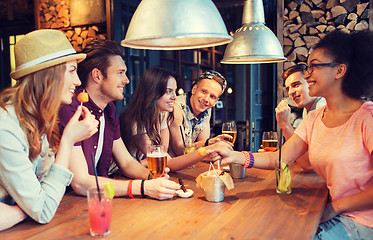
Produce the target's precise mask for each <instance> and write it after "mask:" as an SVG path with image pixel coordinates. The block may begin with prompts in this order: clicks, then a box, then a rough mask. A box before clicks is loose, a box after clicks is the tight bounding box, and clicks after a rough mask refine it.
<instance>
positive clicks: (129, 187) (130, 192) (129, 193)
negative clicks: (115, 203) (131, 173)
mask: <svg viewBox="0 0 373 240" xmlns="http://www.w3.org/2000/svg"><path fill="white" fill-rule="evenodd" d="M132 182H133V180H130V182H129V183H128V196H129V197H130V198H133V195H132Z"/></svg>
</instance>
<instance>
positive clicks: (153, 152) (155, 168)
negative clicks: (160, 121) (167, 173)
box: [146, 145, 167, 178]
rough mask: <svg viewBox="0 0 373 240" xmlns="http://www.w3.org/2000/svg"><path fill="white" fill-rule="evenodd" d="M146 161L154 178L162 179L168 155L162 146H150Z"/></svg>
mask: <svg viewBox="0 0 373 240" xmlns="http://www.w3.org/2000/svg"><path fill="white" fill-rule="evenodd" d="M146 161H147V163H148V168H149V171H150V173H151V174H152V176H153V178H159V177H162V176H163V174H164V169H165V168H166V165H167V153H166V151H165V150H164V147H163V146H162V145H150V146H148V149H147V154H146Z"/></svg>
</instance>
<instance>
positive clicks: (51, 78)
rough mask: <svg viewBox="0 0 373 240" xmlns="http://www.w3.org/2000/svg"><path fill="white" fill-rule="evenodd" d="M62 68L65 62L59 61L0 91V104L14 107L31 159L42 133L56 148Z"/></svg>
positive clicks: (37, 152)
mask: <svg viewBox="0 0 373 240" xmlns="http://www.w3.org/2000/svg"><path fill="white" fill-rule="evenodd" d="M65 71H66V63H62V64H59V65H56V66H53V67H49V68H46V69H43V70H40V71H37V72H35V73H31V74H29V75H27V76H25V77H23V78H21V79H20V80H19V81H18V83H17V84H16V85H15V86H14V87H10V88H7V89H5V90H4V91H3V92H2V93H1V94H0V107H2V108H4V109H6V107H7V106H14V109H15V113H16V115H17V118H18V121H19V122H20V125H21V128H22V130H23V132H24V133H25V135H26V138H27V140H28V143H29V145H30V151H29V158H30V160H31V161H32V160H34V159H36V158H37V156H38V155H39V154H40V152H41V147H42V137H43V136H44V135H45V136H46V137H47V139H48V142H49V144H50V147H51V148H52V149H53V151H54V152H56V151H57V149H58V146H59V129H58V110H59V108H60V105H61V95H62V88H63V85H64V74H65Z"/></svg>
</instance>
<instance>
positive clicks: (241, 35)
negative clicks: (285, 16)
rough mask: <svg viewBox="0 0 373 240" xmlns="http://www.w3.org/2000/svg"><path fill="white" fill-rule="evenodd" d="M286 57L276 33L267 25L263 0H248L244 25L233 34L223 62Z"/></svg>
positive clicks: (243, 19) (262, 60)
mask: <svg viewBox="0 0 373 240" xmlns="http://www.w3.org/2000/svg"><path fill="white" fill-rule="evenodd" d="M285 60H286V58H285V57H284V53H283V51H282V47H281V44H280V42H279V41H278V39H277V38H276V36H275V34H274V33H273V32H272V31H271V30H270V29H269V28H268V27H267V26H265V19H264V9H263V1H262V0H246V1H245V4H244V10H243V16H242V26H241V27H240V28H239V29H237V30H236V32H235V34H234V35H233V41H232V42H231V43H229V44H228V46H227V48H226V49H225V52H224V57H223V59H222V60H221V63H226V64H250V63H271V62H283V61H285Z"/></svg>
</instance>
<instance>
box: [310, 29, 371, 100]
mask: <svg viewBox="0 0 373 240" xmlns="http://www.w3.org/2000/svg"><path fill="white" fill-rule="evenodd" d="M315 49H323V50H325V51H326V52H327V54H329V56H330V57H332V58H334V62H337V63H342V64H346V66H347V72H346V75H345V77H344V79H343V82H342V91H343V92H344V93H345V94H346V95H347V96H349V97H351V98H356V99H361V98H369V99H372V96H373V32H372V31H355V32H353V33H351V34H348V33H344V32H342V31H339V30H336V31H333V32H331V33H328V34H327V35H326V36H325V37H324V38H323V39H321V40H320V41H319V42H318V43H317V44H316V46H315Z"/></svg>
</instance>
